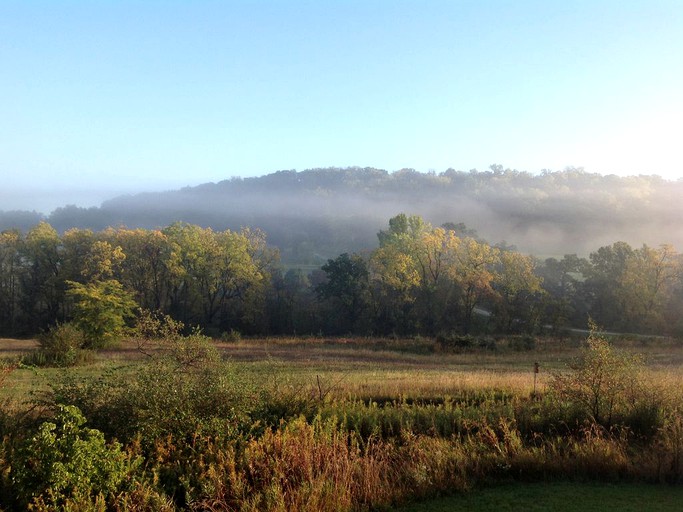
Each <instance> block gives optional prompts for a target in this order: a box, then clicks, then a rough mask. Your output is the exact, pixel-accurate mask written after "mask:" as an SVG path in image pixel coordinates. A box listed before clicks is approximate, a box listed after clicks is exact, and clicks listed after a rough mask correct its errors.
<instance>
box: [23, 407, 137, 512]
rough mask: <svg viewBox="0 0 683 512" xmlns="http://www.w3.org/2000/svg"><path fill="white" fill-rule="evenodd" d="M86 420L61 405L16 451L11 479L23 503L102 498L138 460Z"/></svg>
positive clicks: (57, 505) (38, 504) (52, 505)
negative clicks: (105, 438) (107, 441)
mask: <svg viewBox="0 0 683 512" xmlns="http://www.w3.org/2000/svg"><path fill="white" fill-rule="evenodd" d="M84 423H85V418H84V417H83V415H82V414H81V412H80V411H79V410H78V408H77V407H74V406H61V407H59V410H58V413H57V415H56V417H55V418H54V422H52V421H46V422H44V423H43V424H42V425H41V426H40V427H39V429H38V432H37V433H36V434H35V435H34V436H32V437H30V438H29V439H27V440H26V441H24V443H23V445H22V446H21V447H20V448H19V449H18V450H17V452H16V453H15V455H14V456H13V460H12V470H11V478H12V482H13V484H14V492H15V493H16V496H17V498H18V500H19V501H20V502H21V503H22V504H23V505H27V504H29V503H31V502H33V504H34V506H36V507H38V508H44V509H47V510H50V509H54V508H60V507H63V506H64V505H65V504H66V503H67V502H73V501H76V502H80V503H97V502H98V501H99V502H100V503H102V502H103V501H104V500H106V499H107V498H108V497H109V496H112V495H113V494H114V493H115V492H116V491H117V490H118V489H119V488H120V487H121V485H122V484H123V482H124V480H125V479H126V477H127V476H128V474H129V473H130V472H131V471H132V470H133V469H134V467H135V466H136V465H137V464H138V463H139V462H138V461H137V460H132V461H131V460H129V458H128V457H127V456H126V454H125V453H124V452H122V451H121V446H120V445H119V444H118V443H112V444H106V443H105V440H104V435H103V434H102V432H100V431H98V430H94V429H90V428H87V427H84V426H83V425H84Z"/></svg>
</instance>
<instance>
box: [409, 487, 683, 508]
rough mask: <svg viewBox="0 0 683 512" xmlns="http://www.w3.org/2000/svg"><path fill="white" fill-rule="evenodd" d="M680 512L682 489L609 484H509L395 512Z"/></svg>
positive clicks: (682, 506)
mask: <svg viewBox="0 0 683 512" xmlns="http://www.w3.org/2000/svg"><path fill="white" fill-rule="evenodd" d="M612 510H614V511H619V512H680V511H681V510H683V487H671V486H663V485H657V486H655V485H624V484H620V485H610V484H592V483H591V484H579V483H554V484H511V485H505V486H501V487H492V488H489V489H484V490H479V491H474V492H472V493H470V494H466V495H459V496H452V497H449V498H440V499H436V500H430V501H427V502H424V503H415V504H412V505H409V506H406V507H402V508H399V509H396V512H461V511H462V512H465V511H467V512H484V511H487V512H488V511H496V512H506V511H524V512H541V511H544V512H545V511H553V512H608V511H612Z"/></svg>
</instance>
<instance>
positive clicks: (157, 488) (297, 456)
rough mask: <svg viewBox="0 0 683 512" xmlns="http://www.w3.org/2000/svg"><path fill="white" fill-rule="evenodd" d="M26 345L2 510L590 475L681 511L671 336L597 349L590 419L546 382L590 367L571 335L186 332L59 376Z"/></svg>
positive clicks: (11, 419)
mask: <svg viewBox="0 0 683 512" xmlns="http://www.w3.org/2000/svg"><path fill="white" fill-rule="evenodd" d="M605 347H607V348H605ZM38 348H39V347H38V344H37V342H36V341H33V340H11V339H2V340H0V354H1V355H2V360H3V363H2V365H3V368H4V370H3V373H2V376H1V377H0V379H2V383H1V385H0V403H2V406H3V410H2V416H1V417H0V429H2V432H1V434H2V435H3V436H4V443H3V451H2V452H1V455H0V469H1V470H2V473H1V474H2V490H1V492H0V503H1V504H3V505H2V506H0V509H1V510H14V509H22V508H26V507H33V509H35V510H52V509H55V508H61V509H64V510H244V511H248V510H282V511H285V510H310V511H314V510H315V511H319V510H390V509H394V508H396V509H397V510H398V509H400V510H406V511H408V510H446V509H447V510H460V509H462V510H464V509H465V508H460V509H459V508H457V507H458V506H461V504H465V505H466V507H467V508H468V509H469V510H486V509H490V507H491V506H493V505H487V503H494V502H496V501H495V500H505V499H507V498H506V496H508V495H510V496H511V498H510V499H514V500H516V499H517V497H515V496H517V495H518V494H520V493H522V494H524V493H526V492H527V491H526V490H525V489H531V490H533V489H544V487H542V485H549V486H550V487H548V491H547V492H548V493H551V494H552V495H555V494H556V493H559V495H561V493H567V492H571V490H572V489H579V490H578V491H577V492H578V493H581V492H583V491H582V490H581V489H583V487H582V486H584V485H585V484H586V483H587V482H590V483H591V485H592V484H594V483H602V484H605V483H608V484H609V485H616V487H610V489H612V490H611V491H610V492H604V493H602V492H597V493H596V496H595V500H596V505H595V506H596V507H598V508H599V507H600V506H607V505H608V504H613V501H614V500H616V498H615V496H621V495H622V494H624V495H628V493H629V492H631V491H629V489H631V487H630V486H634V485H638V486H643V485H645V487H634V489H636V488H642V489H652V493H654V494H662V493H664V494H665V495H667V496H668V494H667V493H668V492H669V491H671V494H670V496H671V500H673V501H674V503H675V504H676V506H679V505H683V495H681V493H680V492H679V491H680V488H679V487H677V488H676V490H675V491H674V490H673V489H672V488H671V487H669V486H670V485H671V484H680V483H683V416H682V415H681V405H683V397H682V394H683V344H681V343H680V342H677V341H675V340H670V339H663V338H657V339H648V338H614V339H611V340H610V344H609V345H607V344H605V346H604V347H603V349H604V350H606V352H604V353H602V354H601V357H602V358H603V359H598V360H597V363H596V362H595V361H593V362H592V363H591V364H594V365H595V364H607V365H608V366H607V367H606V370H607V372H606V373H605V378H606V379H607V378H608V377H609V376H610V375H611V374H615V375H618V374H619V373H620V372H621V373H622V375H621V377H623V378H622V380H613V381H610V382H609V385H610V386H612V388H614V389H618V390H619V392H618V393H610V392H609V390H608V389H607V388H604V387H603V388H599V387H598V388H595V387H594V388H591V389H590V390H589V391H588V392H589V393H590V392H592V391H595V390H596V389H597V394H598V395H599V396H595V397H593V396H591V397H590V398H591V400H592V399H593V398H594V399H595V400H597V401H598V402H596V403H599V405H600V407H601V408H602V409H591V408H590V406H591V404H593V402H590V403H588V402H586V401H585V400H583V398H582V395H581V394H580V393H581V392H582V390H581V387H580V386H581V384H582V383H581V382H578V383H577V381H576V379H575V380H574V381H568V380H565V381H561V382H560V381H558V378H557V375H566V376H570V377H571V376H572V375H574V374H576V375H579V374H578V373H577V372H579V371H580V370H579V369H578V366H577V364H576V363H577V361H584V364H587V363H585V361H590V358H588V356H590V354H587V352H586V351H587V349H586V344H585V340H582V339H580V338H567V339H563V340H559V339H551V338H542V339H536V340H534V342H533V345H529V344H526V345H522V344H520V343H519V340H518V339H516V338H514V337H508V338H500V339H495V340H491V339H488V340H485V343H484V342H482V343H481V344H480V345H475V346H473V347H467V348H461V347H460V348H453V347H444V346H442V345H441V344H440V343H438V342H436V341H435V340H433V339H428V338H415V339H383V338H343V337H341V338H324V337H300V338H262V339H256V338H254V339H239V340H237V341H221V340H211V339H209V338H206V337H204V336H202V335H199V334H192V335H189V336H179V337H177V338H176V339H173V340H167V339H145V340H141V339H127V340H123V341H120V342H119V343H118V344H116V345H115V346H112V347H110V348H108V349H106V350H101V351H98V352H97V353H94V354H90V355H89V356H88V357H87V358H86V359H84V361H83V362H82V363H81V364H80V365H77V366H74V367H69V368H56V367H38V366H35V365H32V364H31V362H35V361H36V357H35V354H36V353H37V351H38ZM613 354H618V355H619V357H622V356H623V357H622V359H619V358H616V359H615V358H613ZM634 355H638V358H637V362H638V365H637V367H635V366H633V367H632V366H624V367H621V366H619V365H620V364H621V363H620V361H627V362H628V361H631V358H632V357H633V356H634ZM641 356H642V359H641ZM582 358H583V359H582ZM610 358H611V359H610ZM534 363H538V364H539V372H538V373H537V374H534ZM629 364H630V363H629ZM571 365H574V366H573V367H571ZM609 365H612V366H611V367H610V366H609ZM595 368H597V369H598V370H599V371H602V369H601V368H602V367H599V366H596V367H595ZM629 372H633V374H631V373H629ZM609 378H611V377H609ZM578 380H579V381H580V380H581V379H578ZM534 381H535V389H536V393H535V394H534ZM558 382H559V383H558ZM562 386H564V387H562ZM572 386H574V387H575V388H576V389H575V388H573V387H572ZM576 386H579V387H576ZM584 391H585V390H584ZM70 406H76V407H77V408H78V409H76V410H74V409H73V408H70ZM46 425H47V426H46ZM98 436H100V437H98ZM84 454H87V459H88V460H89V461H90V462H89V465H88V466H87V467H85V468H84V467H81V466H79V464H80V462H79V461H82V460H83V455H84ZM98 460H99V461H100V463H98V462H97V461H98ZM107 461H108V462H107ZM111 461H118V463H117V464H118V465H113V466H112V464H113V463H111ZM98 464H99V465H98ZM22 465H23V466H27V467H28V466H30V467H32V468H34V469H33V472H32V474H26V473H25V472H21V471H20V470H18V469H17V468H19V467H20V466H22ZM55 468H61V469H59V471H57V470H55ZM65 468H66V469H65ZM530 483H534V486H531V487H530V486H529V484H530ZM501 484H503V486H502V487H500V485H501ZM541 484H542V485H541ZM654 484H657V485H655V487H650V486H651V485H654ZM553 486H555V487H553ZM557 486H559V487H557ZM563 486H564V487H563ZM573 486H574V487H573ZM481 489H484V491H481ZM558 489H559V491H558ZM482 492H484V494H481V493H482ZM529 492H531V491H529ZM545 492H546V491H542V494H543V493H545ZM440 495H441V496H442V495H453V496H454V498H452V500H454V501H447V502H445V503H447V505H442V504H441V503H442V502H440V501H438V500H437V501H432V499H433V498H435V497H437V496H440ZM529 499H530V500H531V499H536V498H529ZM477 500H480V501H477ZM481 500H483V501H481ZM486 500H489V501H486ZM490 500H493V501H490ZM566 500H567V499H566V498H565V501H566ZM653 500H654V499H653ZM569 501H572V500H571V499H569ZM665 501H666V500H665ZM480 502H481V503H483V504H477V503H480ZM420 503H422V505H420ZM548 503H551V502H548ZM552 503H554V502H552ZM648 503H655V501H648ZM549 506H550V507H551V508H555V505H549ZM666 506H668V505H666V503H664V505H662V507H663V508H660V509H658V510H672V509H671V508H666ZM400 507H408V508H400ZM410 507H413V508H410ZM420 507H422V508H420ZM439 507H442V508H439ZM477 507H479V508H477ZM487 507H488V508H487ZM596 509H597V508H596ZM641 509H642V508H641ZM511 510H512V509H511ZM529 510H533V508H529ZM558 510H559V509H558ZM566 510H573V509H571V508H567V509H566ZM584 510H585V509H584Z"/></svg>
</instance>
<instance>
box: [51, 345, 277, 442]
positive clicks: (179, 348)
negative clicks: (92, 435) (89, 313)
mask: <svg viewBox="0 0 683 512" xmlns="http://www.w3.org/2000/svg"><path fill="white" fill-rule="evenodd" d="M52 389H53V394H54V400H55V401H56V402H57V403H62V404H73V405H78V406H79V407H80V408H81V409H82V410H83V411H84V412H85V414H86V415H87V417H88V418H89V420H90V421H91V423H92V424H93V425H94V426H95V427H96V428H99V429H101V430H102V431H104V432H105V433H106V434H108V435H112V436H116V437H117V438H119V439H121V440H132V439H133V438H135V437H138V436H139V437H140V438H141V440H142V441H143V443H146V444H147V445H149V444H152V443H153V442H154V441H155V440H156V439H158V438H160V437H165V436H168V435H171V436H173V437H174V438H176V439H178V438H180V439H182V438H191V437H193V436H195V435H212V436H221V437H232V436H235V435H238V434H239V433H240V432H243V431H245V430H247V429H249V428H250V426H251V424H252V416H254V415H258V414H260V411H261V410H262V409H263V404H264V400H263V397H262V394H261V392H260V390H259V389H258V388H257V386H255V385H254V384H253V383H252V382H251V381H249V380H248V379H246V378H245V377H244V376H243V375H242V374H239V373H238V372H236V371H235V368H234V366H233V365H232V364H230V363H228V362H225V361H222V360H221V359H220V357H219V354H218V353H217V351H216V349H215V347H214V346H213V344H212V342H211V340H210V339H209V338H207V337H206V336H203V335H202V334H200V333H198V332H196V333H194V334H191V335H189V336H179V337H177V338H174V339H172V340H169V341H168V342H167V344H166V351H165V352H164V353H163V354H162V355H160V356H154V357H152V358H150V360H149V361H148V362H147V363H145V364H141V365H139V366H135V367H134V368H130V367H123V368H118V369H113V370H112V371H110V372H107V373H104V374H103V375H100V376H98V377H95V378H92V377H90V378H80V379H79V378H76V377H73V376H68V375H67V376H64V377H63V378H62V380H61V381H59V382H57V383H55V384H53V386H52Z"/></svg>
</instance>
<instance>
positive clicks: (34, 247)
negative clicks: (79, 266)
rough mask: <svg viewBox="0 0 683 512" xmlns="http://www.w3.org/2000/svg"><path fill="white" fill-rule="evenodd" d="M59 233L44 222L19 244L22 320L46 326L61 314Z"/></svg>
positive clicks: (62, 284)
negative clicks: (22, 266) (21, 268)
mask: <svg viewBox="0 0 683 512" xmlns="http://www.w3.org/2000/svg"><path fill="white" fill-rule="evenodd" d="M62 253H63V250H62V245H61V240H60V238H59V234H58V233H57V231H55V229H54V228H53V227H52V226H50V225H49V224H48V223H46V222H41V223H40V224H38V225H37V226H35V227H34V228H32V229H31V230H30V231H29V232H28V233H27V234H26V238H25V241H24V243H23V244H22V255H21V256H22V261H23V264H24V266H25V269H26V271H25V272H24V273H23V274H22V288H23V292H24V293H23V296H22V298H23V301H22V310H23V313H24V315H25V317H26V318H25V319H24V321H25V322H26V323H27V324H30V325H33V326H34V328H35V327H38V328H42V327H46V326H48V325H50V324H53V323H54V322H55V321H57V320H59V319H60V316H63V315H62V313H63V305H64V281H63V279H62Z"/></svg>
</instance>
